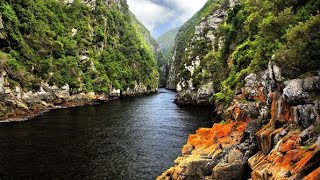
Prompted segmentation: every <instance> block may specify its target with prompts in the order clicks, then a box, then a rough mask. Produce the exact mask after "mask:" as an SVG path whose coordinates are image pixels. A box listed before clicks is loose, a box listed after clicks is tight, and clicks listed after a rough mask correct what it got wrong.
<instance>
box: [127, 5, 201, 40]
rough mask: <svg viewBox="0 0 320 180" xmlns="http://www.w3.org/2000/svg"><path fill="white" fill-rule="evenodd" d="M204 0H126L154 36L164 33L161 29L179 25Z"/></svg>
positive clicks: (188, 17) (194, 11) (196, 9)
mask: <svg viewBox="0 0 320 180" xmlns="http://www.w3.org/2000/svg"><path fill="white" fill-rule="evenodd" d="M206 1H207V0H127V2H128V4H129V8H130V10H131V11H132V12H133V13H134V14H135V15H136V17H137V18H138V19H139V20H140V21H141V22H142V23H143V24H144V25H145V26H146V27H147V28H148V29H149V30H150V31H151V33H152V34H153V35H154V36H157V35H159V33H164V32H162V31H165V30H169V29H171V28H175V27H178V26H181V25H182V24H183V23H184V22H186V21H187V20H188V19H190V18H191V17H192V16H193V15H194V14H195V13H196V12H197V11H198V10H199V9H201V7H203V5H204V4H205V3H206ZM164 26H166V27H164ZM159 29H161V30H159ZM159 31H160V32H159Z"/></svg>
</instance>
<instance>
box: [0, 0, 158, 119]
mask: <svg viewBox="0 0 320 180" xmlns="http://www.w3.org/2000/svg"><path fill="white" fill-rule="evenodd" d="M148 34H149V35H150V33H149V32H148V31H147V30H146V29H145V28H144V27H143V25H142V24H141V23H140V22H138V21H137V20H136V19H135V17H134V16H133V15H132V13H131V12H130V11H129V9H128V5H127V3H126V1H125V0H92V1H73V0H72V1H70V0H69V1H65V0H61V1H60V0H59V1H57V0H49V1H43V0H40V1H36V2H34V1H6V2H4V1H0V73H1V76H0V97H1V98H0V106H1V112H0V118H1V119H7V118H16V117H24V116H29V115H33V114H35V113H37V112H39V111H43V110H45V109H47V108H55V107H60V106H74V105H85V104H92V103H96V102H100V101H106V100H109V99H113V98H115V97H116V98H117V97H120V96H131V95H136V94H142V93H150V92H156V91H157V88H158V81H159V77H158V76H159V74H158V71H157V65H156V63H157V62H156V59H157V52H158V50H157V47H155V46H156V42H155V40H154V39H153V38H151V36H147V35H148Z"/></svg>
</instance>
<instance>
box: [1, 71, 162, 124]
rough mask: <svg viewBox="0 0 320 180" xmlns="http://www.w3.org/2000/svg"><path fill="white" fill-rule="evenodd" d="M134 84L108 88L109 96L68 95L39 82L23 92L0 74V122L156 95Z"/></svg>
mask: <svg viewBox="0 0 320 180" xmlns="http://www.w3.org/2000/svg"><path fill="white" fill-rule="evenodd" d="M156 92H157V89H151V90H150V89H148V88H146V87H145V86H143V85H141V84H138V83H137V84H136V85H135V87H134V88H133V89H129V88H128V89H127V90H125V91H120V90H119V89H112V90H111V91H110V93H109V94H105V93H95V92H88V93H84V92H78V93H76V94H71V89H70V87H69V85H65V86H63V87H57V86H55V85H53V86H50V85H48V84H47V83H41V86H40V88H39V90H38V91H26V90H24V89H22V88H21V87H20V86H15V87H12V85H10V83H9V78H8V77H7V74H6V72H5V71H3V72H1V74H0V122H17V121H26V120H29V119H32V118H34V117H35V116H37V115H39V114H42V113H44V112H47V111H50V110H52V109H59V108H69V107H77V106H87V105H95V104H100V103H106V102H109V101H112V100H117V99H119V98H121V97H128V96H137V95H142V94H150V93H156Z"/></svg>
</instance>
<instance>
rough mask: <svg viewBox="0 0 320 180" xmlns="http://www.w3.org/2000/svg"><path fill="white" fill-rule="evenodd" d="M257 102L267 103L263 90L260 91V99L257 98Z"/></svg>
mask: <svg viewBox="0 0 320 180" xmlns="http://www.w3.org/2000/svg"><path fill="white" fill-rule="evenodd" d="M255 100H257V101H260V102H266V97H265V95H264V92H263V88H259V89H258V97H257V98H255Z"/></svg>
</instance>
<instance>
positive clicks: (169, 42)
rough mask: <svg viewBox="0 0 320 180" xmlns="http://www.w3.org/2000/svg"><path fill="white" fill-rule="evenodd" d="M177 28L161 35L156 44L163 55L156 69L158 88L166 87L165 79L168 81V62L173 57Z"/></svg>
mask: <svg viewBox="0 0 320 180" xmlns="http://www.w3.org/2000/svg"><path fill="white" fill-rule="evenodd" d="M178 31H179V28H176V29H172V30H170V31H168V32H166V33H164V34H163V35H161V36H160V37H159V38H158V39H157V43H158V44H159V48H160V50H161V52H162V53H163V54H162V55H163V56H162V57H163V58H158V67H159V73H160V86H166V83H167V79H168V71H169V68H168V62H169V61H170V59H171V57H172V55H173V46H174V40H175V37H176V36H177V34H178Z"/></svg>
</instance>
